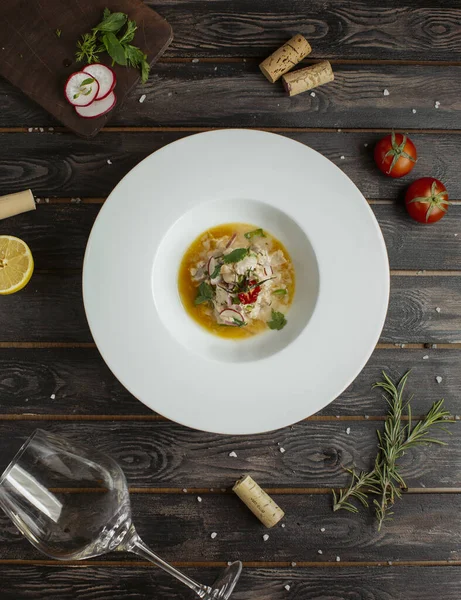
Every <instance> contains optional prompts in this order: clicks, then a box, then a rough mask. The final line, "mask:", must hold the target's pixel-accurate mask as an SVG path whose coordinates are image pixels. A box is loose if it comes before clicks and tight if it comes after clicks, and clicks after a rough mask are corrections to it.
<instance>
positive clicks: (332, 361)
mask: <svg viewBox="0 0 461 600" xmlns="http://www.w3.org/2000/svg"><path fill="white" fill-rule="evenodd" d="M232 221H242V222H248V223H253V224H254V225H256V226H258V227H262V228H264V229H267V230H268V231H270V232H271V233H272V234H274V235H275V236H276V237H277V238H279V239H280V240H281V241H282V242H283V243H284V244H285V246H286V247H287V249H288V251H289V252H290V254H291V257H292V259H293V262H294V266H295V271H296V282H297V287H296V294H295V298H294V301H293V304H292V306H291V308H290V311H289V312H288V314H287V318H288V325H287V326H286V327H285V329H283V330H282V331H280V332H278V331H267V333H263V334H261V335H259V336H255V337H254V338H252V339H250V340H248V341H236V340H226V339H221V338H218V337H216V336H213V335H212V334H209V333H207V332H206V331H205V330H204V329H202V328H201V327H200V326H199V325H197V324H196V323H195V322H193V321H192V319H191V318H190V317H189V316H188V315H187V314H186V312H185V311H184V310H183V308H182V305H181V301H180V299H179V295H178V291H177V274H178V267H179V263H180V260H181V258H182V255H183V253H184V251H185V250H186V248H187V247H188V245H189V244H190V243H191V242H192V241H193V240H194V239H195V237H196V236H197V235H199V234H200V233H201V232H203V231H205V230H206V229H208V228H209V227H211V226H213V225H217V224H220V223H226V222H232ZM83 293H84V302H85V309H86V314H87V317H88V321H89V324H90V328H91V331H92V333H93V336H94V339H95V341H96V344H97V346H98V348H99V350H100V352H101V354H102V356H103V358H104V360H105V361H106V362H107V364H108V365H109V367H110V368H111V370H112V371H113V373H114V374H115V375H116V377H117V378H118V379H119V380H120V381H121V382H122V383H123V385H124V386H125V387H126V388H127V389H128V390H129V391H130V392H131V393H132V394H133V395H134V396H136V397H137V398H138V399H139V400H141V401H142V402H144V403H145V404H146V405H147V406H149V407H150V408H152V409H153V410H155V411H158V412H159V413H161V414H162V415H164V416H166V417H168V418H170V419H172V420H174V421H178V422H179V423H182V424H184V425H188V426H189V427H194V428H196V429H202V430H206V431H212V432H218V433H228V434H248V433H259V432H263V431H268V430H272V429H277V428H279V427H284V426H286V425H289V424H291V423H294V422H296V421H299V420H300V419H303V418H305V417H308V416H309V415H312V414H313V413H315V412H317V411H318V410H320V409H321V408H322V407H324V406H325V405H326V404H328V403H329V402H331V401H332V400H334V399H335V398H336V397H337V396H338V395H339V394H340V393H341V392H342V391H343V390H344V389H345V388H346V387H347V386H348V385H349V384H350V383H351V382H352V381H353V380H354V378H355V377H356V376H357V375H358V373H359V372H360V371H361V369H362V368H363V366H364V365H365V363H366V361H367V360H368V358H369V356H370V354H371V353H372V351H373V349H374V346H375V344H376V342H377V341H378V338H379V335H380V332H381V329H382V327H383V324H384V319H385V316H386V310H387V304H388V298H389V265H388V260H387V254H386V248H385V244H384V240H383V237H382V234H381V231H380V229H379V226H378V223H377V222H376V219H375V217H374V215H373V213H372V211H371V209H370V207H369V206H368V204H367V202H366V200H365V198H364V197H363V196H362V194H361V193H360V191H359V190H358V189H357V188H356V187H355V185H354V184H353V183H352V182H351V181H350V179H349V178H348V177H347V176H346V175H345V174H344V173H343V172H342V171H341V170H340V169H338V168H337V167H336V166H335V165H334V164H333V163H331V162H330V161H329V160H327V159H326V158H324V157H323V156H322V155H321V154H318V153H317V152H315V151H314V150H312V149H311V148H308V147H307V146H304V145H303V144H300V143H298V142H295V141H293V140H290V139H288V138H285V137H282V136H279V135H275V134H271V133H265V132H262V131H245V130H223V131H212V132H207V133H202V134H198V135H194V136H190V137H187V138H184V139H182V140H179V141H177V142H175V143H173V144H170V145H169V146H166V147H164V148H162V149H161V150H159V151H157V152H155V153H154V154H152V155H151V156H149V157H148V158H146V159H145V160H144V161H142V162H141V163H140V164H139V165H138V166H137V167H135V168H134V169H133V170H132V171H131V172H130V173H129V174H128V175H127V176H126V177H125V178H124V179H123V180H122V181H121V182H120V183H119V185H118V186H117V187H116V188H115V190H114V191H113V192H112V194H111V195H110V196H109V198H108V199H107V201H106V203H105V204H104V206H103V208H102V210H101V213H100V215H99V216H98V218H97V220H96V223H95V225H94V227H93V230H92V232H91V236H90V239H89V242H88V247H87V250H86V254H85V262H84V271H83Z"/></svg>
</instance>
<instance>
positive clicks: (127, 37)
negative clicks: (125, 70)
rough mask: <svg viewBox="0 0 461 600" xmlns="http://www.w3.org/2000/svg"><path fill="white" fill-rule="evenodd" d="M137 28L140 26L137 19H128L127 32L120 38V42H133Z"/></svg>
mask: <svg viewBox="0 0 461 600" xmlns="http://www.w3.org/2000/svg"><path fill="white" fill-rule="evenodd" d="M137 28H138V26H137V25H136V21H132V20H131V19H128V21H127V23H126V29H125V33H124V34H123V35H122V37H121V38H120V43H121V44H122V45H123V44H129V43H130V42H132V41H133V38H134V34H135V32H136V29H137ZM127 58H128V57H127Z"/></svg>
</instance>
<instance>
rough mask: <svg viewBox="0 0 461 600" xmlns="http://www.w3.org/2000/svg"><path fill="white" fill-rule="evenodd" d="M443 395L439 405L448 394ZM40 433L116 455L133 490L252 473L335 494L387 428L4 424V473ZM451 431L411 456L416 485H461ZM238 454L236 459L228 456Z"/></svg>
mask: <svg viewBox="0 0 461 600" xmlns="http://www.w3.org/2000/svg"><path fill="white" fill-rule="evenodd" d="M412 389H415V388H412ZM436 392H437V393H436V394H434V396H435V397H434V400H435V399H439V398H440V395H441V394H440V391H438V390H437V391H436ZM376 402H377V403H379V404H380V406H381V407H382V406H383V405H384V400H382V399H381V398H377V400H376ZM381 410H382V409H381ZM37 427H40V428H42V429H46V430H49V431H53V432H56V433H59V434H62V435H66V436H68V437H69V438H70V439H72V440H76V441H80V442H81V443H85V444H87V445H89V446H91V447H93V448H99V449H100V450H103V451H105V452H107V453H108V454H110V455H112V456H113V457H114V458H115V459H116V460H117V461H118V462H119V464H120V465H121V466H122V467H123V470H124V472H125V474H126V476H127V479H128V482H129V484H130V486H132V487H143V488H146V487H147V488H152V487H162V488H164V487H168V488H171V487H173V488H179V489H183V488H186V489H187V488H190V487H197V486H199V487H201V488H213V489H214V488H229V487H230V486H232V485H233V483H234V482H235V481H236V480H237V479H238V478H239V477H241V475H242V473H250V474H251V475H252V476H253V477H254V478H255V479H256V481H258V483H260V485H263V486H266V487H282V488H291V487H303V488H309V487H311V488H317V487H322V488H328V487H341V486H345V485H347V483H348V482H349V475H348V473H346V471H345V467H352V466H354V465H355V466H356V467H357V469H360V470H363V469H368V468H370V467H371V466H372V464H373V461H374V458H375V456H376V452H377V436H376V430H377V429H381V430H382V428H383V423H376V422H372V421H357V422H354V423H350V422H348V423H344V422H341V421H337V420H332V421H302V422H300V423H298V424H296V425H294V426H293V427H292V428H290V427H286V428H284V429H281V430H278V431H275V432H272V433H264V434H260V435H258V436H229V435H226V436H223V435H217V434H211V433H206V432H201V431H196V430H192V429H188V428H186V427H182V426H181V425H178V424H176V423H172V422H167V421H128V422H124V421H112V422H111V421H99V422H88V421H85V422H73V421H61V422H56V421H52V420H50V421H47V420H40V421H34V420H30V421H14V422H12V421H1V422H0V472H2V471H3V469H4V468H5V467H6V466H7V464H8V463H9V461H10V460H11V458H12V455H13V454H14V452H15V451H16V449H17V448H19V447H20V446H21V444H22V443H23V441H24V439H25V438H27V436H28V435H30V434H31V433H32V432H33V431H34V430H35V429H36V428H37ZM449 428H450V432H451V434H452V435H449V434H448V433H446V432H444V431H440V432H439V431H438V432H437V434H438V436H439V437H440V439H442V440H445V441H447V442H448V445H447V446H438V445H436V446H431V447H430V448H429V449H428V448H416V449H414V450H412V451H411V452H408V453H407V454H406V456H405V457H404V459H403V460H402V473H403V474H404V477H405V478H406V481H407V485H408V486H409V487H417V488H419V487H424V486H426V487H429V488H431V487H437V488H439V487H440V488H458V487H461V422H459V421H456V422H455V423H453V424H451V425H449ZM347 431H349V433H347ZM280 448H284V449H285V452H284V453H282V452H280ZM233 451H234V452H236V454H237V458H235V457H230V456H229V454H230V453H231V452H233ZM63 486H65V484H64V483H63Z"/></svg>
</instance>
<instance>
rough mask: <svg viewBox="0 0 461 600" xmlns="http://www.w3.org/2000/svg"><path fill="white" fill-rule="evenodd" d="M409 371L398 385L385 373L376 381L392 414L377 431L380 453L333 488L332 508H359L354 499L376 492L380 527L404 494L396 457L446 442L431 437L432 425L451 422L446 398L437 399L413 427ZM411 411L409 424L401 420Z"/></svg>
mask: <svg viewBox="0 0 461 600" xmlns="http://www.w3.org/2000/svg"><path fill="white" fill-rule="evenodd" d="M409 374H410V372H409V371H408V372H407V373H405V375H404V376H403V377H402V378H401V379H400V381H399V382H398V384H397V385H396V384H395V383H394V382H393V381H392V379H391V378H390V377H389V376H388V375H387V374H386V373H383V378H384V380H383V381H379V382H378V383H375V385H374V386H373V387H379V388H381V389H383V390H384V391H385V392H386V400H387V403H388V406H389V414H388V416H387V419H386V423H385V425H384V431H383V432H380V431H377V432H376V433H377V436H378V449H379V452H378V455H377V456H376V459H375V465H374V468H373V470H371V471H370V472H368V473H367V472H361V473H359V474H357V473H356V472H355V471H354V470H353V469H348V472H349V473H351V475H352V480H351V482H350V485H349V487H348V488H347V489H345V490H341V491H340V492H339V493H338V494H336V492H334V491H333V502H334V503H333V510H334V511H336V510H340V509H344V510H348V511H349V512H352V513H356V512H358V509H357V507H356V506H355V505H354V504H352V502H351V500H353V499H355V500H358V501H359V502H360V503H361V504H362V505H363V506H365V507H367V506H368V496H369V495H376V496H378V498H374V499H373V506H374V508H375V514H376V518H377V520H378V530H379V529H381V527H382V524H383V523H384V521H385V520H386V519H389V518H390V517H391V515H392V514H393V513H392V506H393V505H394V503H395V501H396V499H398V498H401V496H402V489H404V488H406V484H405V481H404V480H403V478H402V475H401V474H400V470H399V465H398V464H397V461H398V460H399V459H400V458H401V457H402V456H403V455H404V454H405V452H406V451H407V450H409V449H410V448H413V447H415V446H419V445H426V444H441V445H445V442H442V441H440V440H437V439H435V438H434V437H429V431H430V429H431V427H434V426H440V425H441V424H442V423H452V422H453V421H451V420H448V416H449V414H450V413H449V412H448V411H446V410H443V400H439V401H438V402H434V404H433V405H432V407H431V409H430V410H429V412H428V413H427V414H426V416H425V417H424V418H423V419H422V420H421V421H418V423H417V424H416V425H415V426H414V427H413V428H412V414H411V407H410V401H411V398H410V400H409V401H408V402H407V403H406V405H404V401H403V392H404V389H405V384H406V382H407V379H408V376H409ZM405 410H407V412H408V424H407V425H403V424H402V416H403V413H404V411H405Z"/></svg>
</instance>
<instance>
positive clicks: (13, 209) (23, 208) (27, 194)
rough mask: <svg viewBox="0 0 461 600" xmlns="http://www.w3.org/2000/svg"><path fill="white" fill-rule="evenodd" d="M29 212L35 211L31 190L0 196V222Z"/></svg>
mask: <svg viewBox="0 0 461 600" xmlns="http://www.w3.org/2000/svg"><path fill="white" fill-rule="evenodd" d="M29 210H35V200H34V197H33V195H32V191H31V190H24V191H23V192H18V193H17V194H9V195H8V196H0V220H1V219H6V218H7V217H13V216H14V215H19V214H21V213H23V212H27V211H29Z"/></svg>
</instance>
